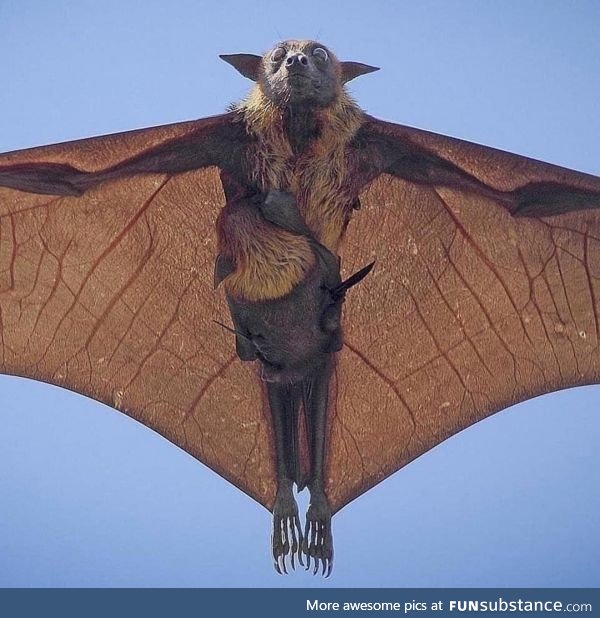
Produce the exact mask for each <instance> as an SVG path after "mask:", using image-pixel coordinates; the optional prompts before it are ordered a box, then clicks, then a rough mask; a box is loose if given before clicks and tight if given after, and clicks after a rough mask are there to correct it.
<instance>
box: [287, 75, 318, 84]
mask: <svg viewBox="0 0 600 618" xmlns="http://www.w3.org/2000/svg"><path fill="white" fill-rule="evenodd" d="M287 81H288V82H289V83H290V84H306V83H309V82H310V81H312V80H311V78H310V77H309V76H308V75H303V74H302V73H291V74H290V75H288V76H287Z"/></svg>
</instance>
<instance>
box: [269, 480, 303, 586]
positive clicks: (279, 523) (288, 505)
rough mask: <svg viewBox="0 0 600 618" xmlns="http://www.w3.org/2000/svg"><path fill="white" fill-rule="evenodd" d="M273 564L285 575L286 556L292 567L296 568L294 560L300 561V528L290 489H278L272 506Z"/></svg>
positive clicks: (301, 562)
mask: <svg viewBox="0 0 600 618" xmlns="http://www.w3.org/2000/svg"><path fill="white" fill-rule="evenodd" d="M271 546H272V550H273V566H274V567H275V570H276V571H277V572H278V573H279V574H280V575H281V574H283V573H285V574H286V575H287V572H288V571H287V565H286V558H287V557H288V556H290V564H291V566H292V569H294V570H295V569H296V560H298V562H299V563H300V564H301V565H302V566H304V563H303V561H302V528H301V527H300V517H299V516H298V505H297V504H296V500H295V499H294V496H293V494H292V491H291V489H290V490H287V489H286V490H285V491H280V492H278V493H277V497H276V498H275V505H274V506H273V533H272V535H271Z"/></svg>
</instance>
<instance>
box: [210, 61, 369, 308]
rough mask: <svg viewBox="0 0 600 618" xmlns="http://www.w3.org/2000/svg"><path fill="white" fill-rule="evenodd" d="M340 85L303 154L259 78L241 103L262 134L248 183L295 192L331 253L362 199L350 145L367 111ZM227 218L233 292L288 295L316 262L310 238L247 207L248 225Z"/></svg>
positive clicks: (250, 158) (255, 132)
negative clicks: (354, 187)
mask: <svg viewBox="0 0 600 618" xmlns="http://www.w3.org/2000/svg"><path fill="white" fill-rule="evenodd" d="M335 62H336V64H337V67H338V69H337V70H338V73H339V72H340V69H339V63H337V60H335ZM339 83H340V86H339V93H338V96H337V97H336V99H335V101H334V102H333V104H332V105H330V106H329V107H326V108H323V109H319V110H317V111H316V112H315V113H316V116H317V120H318V122H319V125H320V128H321V132H320V135H319V137H318V139H316V140H314V141H313V142H311V143H309V145H308V147H307V148H306V150H305V151H304V152H302V153H300V154H299V155H296V154H294V152H293V149H292V146H291V145H290V142H289V140H288V137H287V135H286V133H285V129H284V119H283V113H284V112H283V111H282V110H281V109H280V108H279V107H277V106H276V105H275V104H274V103H273V102H271V101H270V100H269V99H268V98H267V97H266V96H265V94H264V92H263V90H262V88H261V83H260V81H259V83H257V84H256V85H255V87H254V88H253V89H252V91H251V92H250V94H249V96H248V97H247V98H246V100H245V101H243V102H242V103H241V104H239V105H238V106H237V107H236V109H237V111H238V112H239V114H240V116H241V119H242V120H243V122H244V123H245V125H246V128H247V130H248V132H249V133H250V134H251V135H252V136H253V137H254V138H255V140H256V142H255V145H254V146H252V147H251V148H250V150H249V152H248V154H247V163H248V169H249V170H250V181H251V182H253V183H254V184H256V186H257V187H258V188H259V189H260V190H261V191H262V192H264V193H267V192H268V191H269V190H271V189H279V190H282V191H289V192H291V193H293V194H294V195H295V196H296V199H297V201H298V206H299V208H300V211H301V213H302V214H303V216H304V219H305V221H306V223H307V225H308V226H309V227H310V229H311V230H312V231H313V233H314V235H315V237H316V238H317V239H318V240H319V241H320V242H321V243H322V244H324V245H325V246H326V247H327V248H328V249H330V250H331V251H332V252H333V253H337V251H338V248H339V245H340V242H341V239H342V236H343V233H344V230H345V228H346V226H347V224H348V221H349V218H350V214H351V212H352V203H353V201H354V199H355V197H356V196H355V195H353V194H352V185H353V183H352V182H351V174H352V171H353V170H352V165H351V161H349V160H348V144H349V142H350V141H351V139H352V138H353V137H354V135H355V134H356V132H357V131H358V129H359V127H360V126H361V124H362V122H363V112H362V110H361V109H360V108H359V107H358V106H357V105H356V103H354V101H353V100H352V99H351V98H350V96H349V95H348V94H347V93H346V91H345V89H344V88H343V86H342V85H341V80H340V82H339ZM349 163H350V165H349ZM226 219H227V217H224V218H223V220H222V221H221V225H220V227H219V229H220V230H221V232H222V234H223V238H222V239H221V243H220V244H221V246H222V247H223V248H224V249H225V248H226V251H227V252H228V253H229V254H230V256H231V257H232V258H233V260H234V263H235V264H236V271H235V272H234V273H232V274H231V275H230V276H229V277H227V278H226V279H225V281H224V285H225V288H226V290H227V292H228V293H230V294H232V295H234V296H236V297H242V298H245V299H246V300H263V299H264V300H266V299H274V298H278V297H281V296H284V295H285V294H288V293H289V292H290V291H291V290H292V289H293V288H294V287H295V286H296V285H298V283H300V282H301V281H302V280H303V279H304V278H305V276H306V274H307V272H308V270H309V269H310V267H311V266H312V265H313V264H314V256H313V254H312V251H311V249H310V246H309V244H308V243H307V242H306V240H305V239H303V238H300V237H298V236H294V235H293V234H290V233H288V232H285V231H283V230H279V229H276V228H274V227H273V226H271V225H268V224H266V223H265V222H264V221H261V220H260V218H259V217H254V218H253V217H251V216H250V215H249V214H248V213H246V215H245V217H244V221H243V224H242V222H241V221H240V222H239V223H238V224H236V225H232V224H231V222H230V224H226V222H225V220H226Z"/></svg>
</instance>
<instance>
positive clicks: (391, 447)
mask: <svg viewBox="0 0 600 618" xmlns="http://www.w3.org/2000/svg"><path fill="white" fill-rule="evenodd" d="M369 130H371V131H372V134H373V135H374V136H375V137H374V139H375V141H377V140H380V139H381V140H383V141H385V144H386V146H385V148H386V149H387V152H386V153H385V157H387V158H388V160H390V159H391V160H394V161H395V167H394V165H391V166H390V167H389V171H390V172H391V174H393V175H391V174H384V175H382V176H380V177H379V178H378V179H377V180H376V181H375V182H374V183H373V184H372V185H371V186H370V187H369V189H368V190H367V191H366V192H365V193H364V195H362V196H361V202H362V209H361V210H360V211H359V212H358V213H357V215H355V217H354V218H353V220H352V222H351V223H350V227H349V229H348V235H347V238H346V241H345V244H344V249H343V254H342V264H343V266H344V269H345V270H346V271H347V272H352V271H353V270H355V269H357V268H359V267H360V266H362V265H364V264H366V263H368V262H369V261H371V260H373V259H376V260H377V263H376V267H375V269H374V271H373V272H372V273H371V275H370V276H369V277H367V279H365V281H364V282H362V283H361V285H360V286H357V288H356V289H353V290H352V293H351V294H349V297H348V301H347V303H346V305H345V315H344V328H345V346H344V349H343V351H342V353H341V354H340V358H339V363H338V367H337V372H336V379H335V382H334V384H333V385H332V391H333V395H334V397H333V398H332V400H333V402H334V403H333V404H332V414H331V419H332V420H331V423H330V447H329V451H328V452H329V459H328V472H327V477H328V490H327V491H328V495H329V497H330V500H331V502H332V505H333V508H334V509H335V510H339V509H340V508H342V507H343V506H344V505H345V504H347V503H348V502H349V501H351V500H352V499H354V498H355V497H357V496H358V495H360V494H361V493H363V492H364V491H366V490H367V489H369V488H371V487H373V486H374V485H375V484H377V483H378V482H379V481H381V480H383V479H384V478H385V477H387V476H389V475H390V474H392V473H393V472H395V471H396V470H398V469H399V468H401V467H403V466H404V465H406V464H407V463H408V462H410V461H411V460H413V459H415V458H416V457H418V456H419V455H421V454H423V453H424V452H426V451H428V450H429V449H431V448H432V447H434V446H435V445H437V444H439V443H440V442H442V441H443V440H445V439H446V438H448V437H450V436H452V435H453V434H455V433H457V432H458V431H460V430H461V429H464V428H465V427H468V426H469V425H471V424H473V423H475V422H477V421H479V420H481V419H483V418H485V417H487V416H489V415H490V414H493V413H494V412H497V411H499V410H502V409H504V408H506V407H507V406H510V405H511V404H514V403H517V402H519V401H523V400H525V399H529V398H531V397H534V396H536V395H539V394H542V393H547V392H550V391H554V390H558V389H562V388H567V387H571V386H578V385H583V384H589V383H594V382H599V381H600V347H599V346H600V210H598V209H594V208H597V207H598V206H600V179H599V178H595V177H593V176H588V175H585V174H579V173H577V172H573V171H570V170H566V169H563V168H559V167H556V166H552V165H548V164H545V163H540V162H537V161H533V160H530V159H526V158H525V157H520V156H516V155H512V154H508V153H504V152H500V151H497V150H493V149H491V148H485V147H483V146H478V145H476V144H471V143H467V142H463V141H460V140H456V139H452V138H446V137H442V136H439V135H435V134H431V133H427V132H424V131H418V130H416V129H410V128H407V127H402V126H398V125H392V124H389V123H383V122H381V123H379V122H377V121H374V122H373V126H372V127H371V128H370V129H369ZM394 152H397V153H399V154H398V156H397V157H396V158H395V157H394ZM403 161H404V162H405V163H406V164H407V165H406V166H405V167H404V169H403V168H402V162H403ZM411 166H412V169H411ZM407 170H408V171H407ZM402 176H404V177H406V176H409V177H410V178H409V179H402ZM522 187H527V188H526V189H522ZM515 190H516V191H515ZM495 196H497V198H498V199H496V197H495ZM571 208H572V209H573V210H571ZM519 209H520V212H521V214H524V213H525V214H527V217H517V216H513V214H511V213H512V212H515V211H517V210H519ZM556 212H560V213H561V214H558V215H556V214H554V215H552V214H551V213H556ZM532 215H533V216H532Z"/></svg>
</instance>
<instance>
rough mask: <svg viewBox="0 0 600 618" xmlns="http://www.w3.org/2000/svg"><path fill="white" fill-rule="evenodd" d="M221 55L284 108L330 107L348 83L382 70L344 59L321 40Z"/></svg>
mask: <svg viewBox="0 0 600 618" xmlns="http://www.w3.org/2000/svg"><path fill="white" fill-rule="evenodd" d="M221 58H222V59H223V60H225V62H228V63H229V64H231V65H232V66H233V67H235V68H236V69H237V70H238V71H239V72H240V73H241V74H242V75H243V76H244V77H247V78H248V79H251V80H253V81H255V82H257V84H258V85H259V87H260V88H261V90H262V91H263V93H264V94H265V96H266V97H267V98H268V99H269V100H270V101H271V102H272V103H274V104H275V105H277V106H278V107H280V108H285V107H287V106H289V105H308V106H315V107H327V106H328V105H331V104H332V103H333V102H334V101H335V100H336V99H337V97H338V95H339V93H340V92H341V90H342V87H343V85H344V84H345V83H346V82H348V81H350V80H351V79H354V78H355V77H358V76H359V75H364V74H365V73H371V72H372V71H377V70H378V69H377V67H372V66H369V65H367V64H362V63H360V62H340V61H339V60H338V59H337V58H336V57H335V55H334V54H333V53H332V52H331V51H330V50H329V49H328V48H327V47H325V45H323V44H322V43H318V42H317V41H295V40H290V41H282V42H281V43H278V44H277V45H276V46H275V47H274V48H273V49H271V50H269V51H268V52H267V53H266V54H264V55H263V56H255V55H253V54H230V55H222V56H221Z"/></svg>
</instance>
